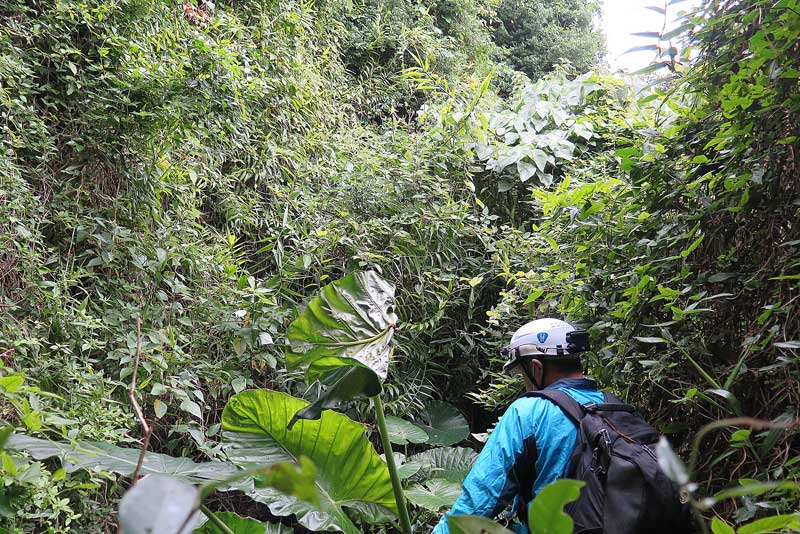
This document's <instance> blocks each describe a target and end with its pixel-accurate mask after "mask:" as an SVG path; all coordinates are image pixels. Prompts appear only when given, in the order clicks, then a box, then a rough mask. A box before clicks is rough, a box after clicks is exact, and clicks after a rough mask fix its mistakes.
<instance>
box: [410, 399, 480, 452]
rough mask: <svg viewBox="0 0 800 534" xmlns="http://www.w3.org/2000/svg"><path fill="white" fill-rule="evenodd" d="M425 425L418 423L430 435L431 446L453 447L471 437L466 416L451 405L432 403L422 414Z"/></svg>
mask: <svg viewBox="0 0 800 534" xmlns="http://www.w3.org/2000/svg"><path fill="white" fill-rule="evenodd" d="M422 418H423V419H424V422H423V423H417V424H418V425H419V426H420V427H422V428H423V429H425V432H427V433H428V443H429V444H430V445H453V444H454V443H458V442H459V441H464V440H465V439H467V437H468V436H469V425H468V424H467V420H466V419H464V416H463V415H461V413H460V412H459V411H458V410H457V409H456V407H455V406H453V405H452V404H450V403H447V402H443V401H431V402H429V403H428V404H427V406H426V409H425V411H424V412H423V413H422Z"/></svg>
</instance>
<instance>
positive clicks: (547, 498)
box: [528, 478, 586, 534]
mask: <svg viewBox="0 0 800 534" xmlns="http://www.w3.org/2000/svg"><path fill="white" fill-rule="evenodd" d="M585 485H586V483H585V482H583V481H581V480H571V479H569V478H562V479H560V480H556V481H555V482H552V483H550V484H548V485H547V486H545V487H544V488H542V491H540V492H539V494H538V495H537V496H536V498H535V499H533V502H532V503H531V505H530V508H528V528H529V529H530V532H531V534H572V527H573V524H572V518H571V517H570V516H568V515H567V514H565V513H564V505H565V504H567V503H570V502H572V501H574V500H575V499H577V498H578V497H579V496H580V493H581V488H582V487H583V486H585Z"/></svg>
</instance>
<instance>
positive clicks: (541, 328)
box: [500, 319, 589, 369]
mask: <svg viewBox="0 0 800 534" xmlns="http://www.w3.org/2000/svg"><path fill="white" fill-rule="evenodd" d="M587 350H589V334H588V333H587V332H585V331H584V330H578V329H577V328H575V327H574V326H572V325H571V324H569V323H567V322H565V321H561V320H559V319H537V320H536V321H531V322H529V323H527V324H526V325H524V326H522V327H521V328H520V329H519V330H517V331H516V332H514V335H513V336H511V343H510V344H509V345H508V346H507V347H504V348H503V349H502V350H501V351H500V355H501V356H505V357H506V358H508V361H507V362H506V364H505V365H504V366H503V369H509V368H510V367H513V366H514V365H516V364H518V363H519V362H520V361H521V360H522V359H532V358H536V359H539V360H544V359H548V360H564V359H577V358H580V356H578V354H580V353H581V352H585V351H587Z"/></svg>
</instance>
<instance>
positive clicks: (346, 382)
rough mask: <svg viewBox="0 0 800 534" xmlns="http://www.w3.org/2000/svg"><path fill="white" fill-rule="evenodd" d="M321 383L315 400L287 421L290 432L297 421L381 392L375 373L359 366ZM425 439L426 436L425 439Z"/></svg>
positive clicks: (333, 373)
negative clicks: (322, 388) (321, 385)
mask: <svg viewBox="0 0 800 534" xmlns="http://www.w3.org/2000/svg"><path fill="white" fill-rule="evenodd" d="M321 382H322V383H323V384H324V385H327V386H328V387H326V388H325V389H324V390H323V391H322V393H321V394H320V396H319V397H317V400H315V401H314V402H312V403H311V404H309V405H308V406H306V407H305V408H303V409H302V410H300V411H299V412H297V413H296V414H294V417H292V419H291V421H289V429H290V430H291V428H292V427H293V426H294V424H295V423H296V422H297V421H298V420H299V419H319V417H320V415H321V414H322V410H328V409H332V408H336V407H337V406H338V405H340V404H341V403H343V402H347V401H349V400H352V399H355V398H358V397H374V396H375V395H378V394H379V393H380V392H381V384H380V382H379V381H378V380H377V379H376V377H375V373H374V372H372V370H371V369H367V368H366V367H361V366H360V365H351V366H349V367H340V368H339V369H335V370H333V371H331V372H330V373H328V374H326V375H325V376H323V377H322V380H321ZM421 432H423V431H421ZM423 434H424V432H423ZM427 437H428V436H427V435H426V436H425V439H427Z"/></svg>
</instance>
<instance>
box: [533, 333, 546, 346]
mask: <svg viewBox="0 0 800 534" xmlns="http://www.w3.org/2000/svg"><path fill="white" fill-rule="evenodd" d="M536 339H538V340H539V343H544V342H545V341H547V332H539V333H538V334H536Z"/></svg>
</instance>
